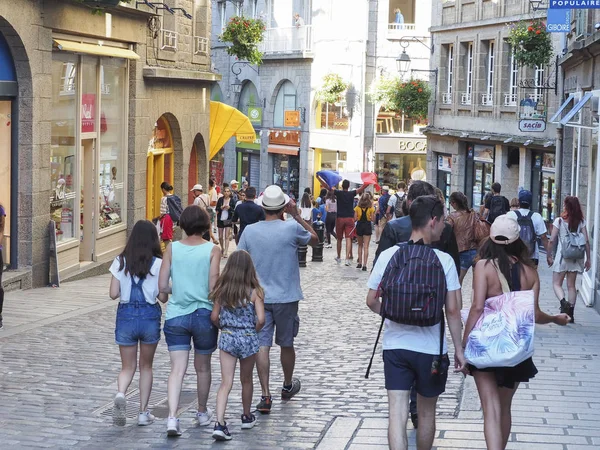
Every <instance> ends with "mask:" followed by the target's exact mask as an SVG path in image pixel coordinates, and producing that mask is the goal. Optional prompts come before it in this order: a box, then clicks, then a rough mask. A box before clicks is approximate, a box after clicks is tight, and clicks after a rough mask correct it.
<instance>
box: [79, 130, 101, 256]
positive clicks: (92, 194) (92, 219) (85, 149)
mask: <svg viewBox="0 0 600 450" xmlns="http://www.w3.org/2000/svg"><path fill="white" fill-rule="evenodd" d="M95 157H96V139H83V140H82V141H81V160H80V166H79V167H80V176H79V180H80V192H81V204H80V208H79V214H80V219H79V227H80V231H79V239H80V242H81V244H80V246H79V260H80V261H81V262H85V261H95V255H94V244H95V242H96V228H97V226H96V225H97V221H96V211H97V209H98V208H97V207H96V206H95V205H97V204H98V203H97V202H98V197H97V193H96V191H97V189H96V177H95V175H94V174H95Z"/></svg>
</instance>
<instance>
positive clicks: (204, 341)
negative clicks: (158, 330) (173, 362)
mask: <svg viewBox="0 0 600 450" xmlns="http://www.w3.org/2000/svg"><path fill="white" fill-rule="evenodd" d="M210 313H211V311H209V310H208V309H205V308H198V309H197V310H196V311H194V312H193V313H190V314H186V315H185V316H179V317H173V318H172V319H169V320H165V326H164V329H163V331H164V333H165V339H166V341H167V347H168V348H169V351H170V352H173V351H177V350H187V351H190V350H191V349H192V345H191V342H193V343H194V350H195V351H196V353H198V354H200V355H210V354H211V353H212V352H214V351H215V350H216V349H217V337H218V335H219V330H218V329H217V327H215V326H214V325H213V324H212V322H211V321H210Z"/></svg>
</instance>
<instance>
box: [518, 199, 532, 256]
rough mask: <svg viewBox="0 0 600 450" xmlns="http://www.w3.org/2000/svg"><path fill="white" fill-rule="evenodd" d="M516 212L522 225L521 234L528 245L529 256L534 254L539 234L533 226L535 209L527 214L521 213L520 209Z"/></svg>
mask: <svg viewBox="0 0 600 450" xmlns="http://www.w3.org/2000/svg"><path fill="white" fill-rule="evenodd" d="M515 214H516V215H517V222H518V223H519V226H520V227H521V232H520V233H519V236H520V237H521V240H522V241H523V242H524V243H525V245H526V246H527V249H528V250H529V256H532V255H533V253H534V252H535V243H536V241H537V235H536V234H535V227H534V226H533V220H532V217H533V211H529V213H528V214H527V215H526V216H524V215H523V214H521V211H518V210H517V211H515Z"/></svg>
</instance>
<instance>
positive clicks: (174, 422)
mask: <svg viewBox="0 0 600 450" xmlns="http://www.w3.org/2000/svg"><path fill="white" fill-rule="evenodd" d="M167 436H181V426H180V425H179V419H178V418H177V417H169V418H168V419H167Z"/></svg>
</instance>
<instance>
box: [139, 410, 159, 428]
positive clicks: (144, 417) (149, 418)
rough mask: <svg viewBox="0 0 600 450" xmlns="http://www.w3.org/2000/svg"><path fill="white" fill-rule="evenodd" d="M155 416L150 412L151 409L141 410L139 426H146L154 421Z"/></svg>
mask: <svg viewBox="0 0 600 450" xmlns="http://www.w3.org/2000/svg"><path fill="white" fill-rule="evenodd" d="M154 419H155V417H154V416H153V415H152V414H150V411H145V412H141V413H139V415H138V426H140V427H145V426H146V425H150V424H152V423H153V422H154Z"/></svg>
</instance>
